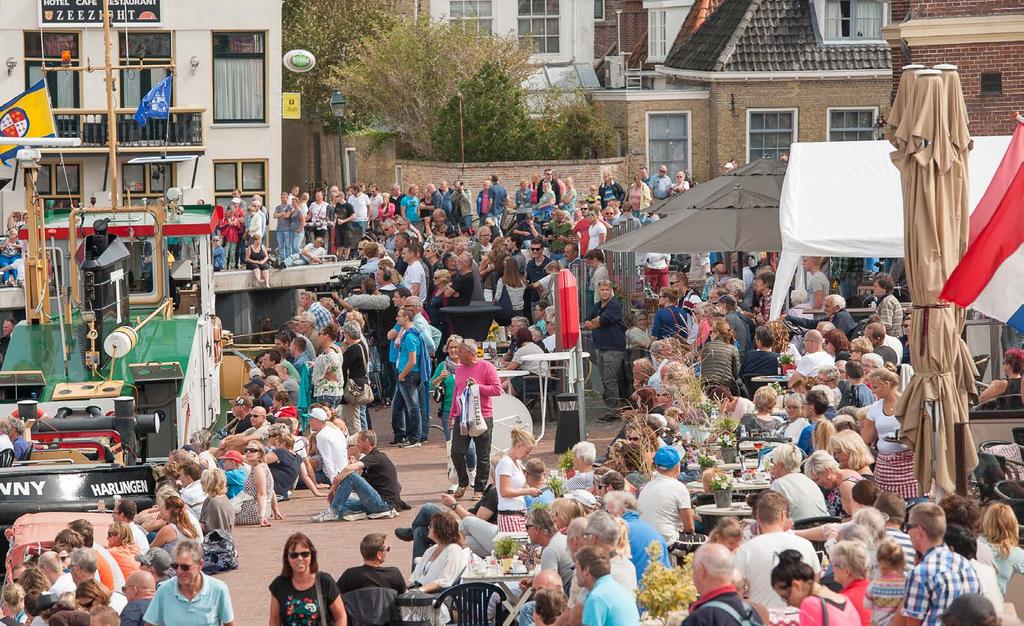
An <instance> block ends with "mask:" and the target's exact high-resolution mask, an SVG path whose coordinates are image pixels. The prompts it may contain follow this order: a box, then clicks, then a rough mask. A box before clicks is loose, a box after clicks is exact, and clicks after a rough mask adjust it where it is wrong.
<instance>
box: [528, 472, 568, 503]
mask: <svg viewBox="0 0 1024 626" xmlns="http://www.w3.org/2000/svg"><path fill="white" fill-rule="evenodd" d="M548 488H549V489H551V493H553V494H555V497H556V498H561V497H562V496H564V495H565V481H564V480H562V479H561V478H559V477H558V476H552V477H551V478H549V479H548ZM534 506H537V505H536V504H535V505H534Z"/></svg>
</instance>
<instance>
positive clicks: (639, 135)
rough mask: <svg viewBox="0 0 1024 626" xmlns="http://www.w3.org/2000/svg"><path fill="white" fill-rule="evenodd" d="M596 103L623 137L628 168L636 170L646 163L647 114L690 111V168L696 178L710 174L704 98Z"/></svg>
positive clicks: (701, 178)
mask: <svg viewBox="0 0 1024 626" xmlns="http://www.w3.org/2000/svg"><path fill="white" fill-rule="evenodd" d="M594 104H595V106H597V107H598V108H599V109H601V110H602V112H603V113H604V114H605V115H606V116H608V120H609V122H610V123H611V124H612V126H614V127H615V128H616V130H617V131H618V132H619V133H620V135H621V136H622V140H623V153H624V154H625V157H626V161H627V166H628V171H630V172H635V171H637V170H638V169H639V168H640V167H641V166H642V165H647V113H648V112H657V111H689V113H690V155H691V163H690V170H691V173H692V174H693V176H694V177H695V178H696V180H699V181H700V180H708V179H709V178H710V177H711V176H710V174H711V168H710V162H709V161H708V142H709V135H708V101H707V100H655V101H639V102H622V101H608V100H601V101H595V103H594Z"/></svg>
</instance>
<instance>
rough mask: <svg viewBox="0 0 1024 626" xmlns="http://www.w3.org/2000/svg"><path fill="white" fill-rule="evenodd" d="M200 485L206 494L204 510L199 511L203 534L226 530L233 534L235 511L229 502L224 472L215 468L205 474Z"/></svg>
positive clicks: (200, 480)
mask: <svg viewBox="0 0 1024 626" xmlns="http://www.w3.org/2000/svg"><path fill="white" fill-rule="evenodd" d="M199 483H200V484H201V485H202V487H203V493H205V494H206V500H204V501H203V508H202V509H201V510H200V511H199V525H200V526H201V527H202V529H203V534H206V533H209V532H210V531H213V530H226V531H228V532H231V530H232V529H233V528H234V527H235V510H234V509H233V508H232V506H231V501H230V500H228V496H227V492H228V483H227V477H226V476H225V475H224V470H222V469H219V468H215V469H208V470H206V471H205V472H203V476H202V478H200V479H199Z"/></svg>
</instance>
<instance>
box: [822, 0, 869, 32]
mask: <svg viewBox="0 0 1024 626" xmlns="http://www.w3.org/2000/svg"><path fill="white" fill-rule="evenodd" d="M883 9H884V5H883V3H882V2H881V1H880V0H826V1H825V40H826V41H829V40H831V41H843V40H846V41H851V40H862V39H863V40H876V41H877V40H880V39H881V38H882V16H883V13H884V11H883Z"/></svg>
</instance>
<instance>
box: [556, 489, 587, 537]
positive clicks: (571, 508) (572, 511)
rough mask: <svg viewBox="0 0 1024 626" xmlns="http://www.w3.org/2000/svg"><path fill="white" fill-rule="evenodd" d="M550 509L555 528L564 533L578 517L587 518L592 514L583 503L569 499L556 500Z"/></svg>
mask: <svg viewBox="0 0 1024 626" xmlns="http://www.w3.org/2000/svg"><path fill="white" fill-rule="evenodd" d="M548 508H549V509H550V511H551V518H552V519H553V520H554V521H555V526H556V527H558V531H559V532H562V533H564V532H565V529H566V528H568V527H569V522H571V521H573V520H574V519H576V518H577V517H586V516H587V515H589V514H590V511H588V510H587V507H585V506H583V503H582V502H580V501H579V500H570V499H567V498H555V501H554V502H552V503H551V506H550V507H548Z"/></svg>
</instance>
